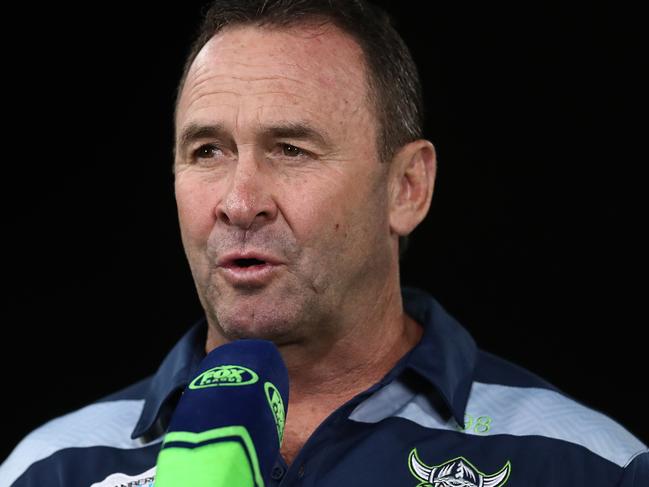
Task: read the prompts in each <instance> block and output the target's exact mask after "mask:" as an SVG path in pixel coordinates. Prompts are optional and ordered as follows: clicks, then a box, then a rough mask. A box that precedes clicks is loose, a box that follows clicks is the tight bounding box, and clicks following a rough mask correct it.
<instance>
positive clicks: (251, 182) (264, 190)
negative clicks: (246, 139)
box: [216, 155, 278, 230]
mask: <svg viewBox="0 0 649 487" xmlns="http://www.w3.org/2000/svg"><path fill="white" fill-rule="evenodd" d="M261 166H263V165H262V164H259V163H258V162H257V161H256V160H255V159H254V157H251V156H245V157H243V156H242V155H240V157H239V160H238V161H237V163H236V165H235V166H234V169H233V172H232V174H231V175H230V181H229V185H228V188H227V189H226V192H225V194H224V195H223V197H222V198H221V200H220V201H219V203H218V204H217V205H216V218H217V219H218V220H220V221H221V222H223V223H225V224H226V225H232V226H235V227H238V228H240V229H242V230H250V229H252V228H253V227H255V226H262V225H263V224H265V223H268V222H271V221H273V220H274V219H275V218H276V217H277V211H278V210H277V204H276V202H275V200H274V198H273V196H272V181H271V178H270V176H269V175H268V174H266V172H265V171H264V168H263V167H261Z"/></svg>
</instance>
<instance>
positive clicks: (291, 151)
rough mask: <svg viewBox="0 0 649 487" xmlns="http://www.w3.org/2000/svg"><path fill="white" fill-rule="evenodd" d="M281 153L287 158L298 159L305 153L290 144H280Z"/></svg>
mask: <svg viewBox="0 0 649 487" xmlns="http://www.w3.org/2000/svg"><path fill="white" fill-rule="evenodd" d="M281 148H282V153H283V154H284V155H285V156H287V157H300V156H303V155H306V151H304V150H303V149H300V148H299V147H296V146H294V145H292V144H281Z"/></svg>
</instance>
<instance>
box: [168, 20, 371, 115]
mask: <svg viewBox="0 0 649 487" xmlns="http://www.w3.org/2000/svg"><path fill="white" fill-rule="evenodd" d="M367 98H368V97H367V80H366V68H365V61H364V56H363V52H362V50H361V48H360V46H359V45H358V44H357V42H356V41H355V40H354V39H353V38H352V37H351V36H349V35H348V34H346V33H344V32H342V31H341V30H339V29H338V28H337V27H335V26H333V25H331V24H325V25H303V26H296V27H290V28H279V27H266V26H264V27H259V26H234V27H227V28H225V29H224V30H223V31H221V32H219V33H218V34H216V35H215V36H214V37H212V38H211V39H210V40H209V41H208V42H207V43H206V44H205V46H204V47H203V48H202V49H201V50H200V52H199V53H198V55H197V56H196V59H195V60H194V62H193V63H192V65H191V67H190V69H189V71H188V73H187V78H186V81H185V84H184V87H183V90H182V92H181V97H180V99H179V103H178V113H177V120H176V123H177V124H178V125H182V124H183V122H185V121H186V120H187V119H188V118H192V116H199V117H201V116H203V115H206V113H205V112H209V111H210V110H211V111H212V112H213V111H214V110H215V109H217V108H218V107H219V106H223V104H225V105H227V106H229V107H232V106H233V105H237V110H239V111H241V108H242V107H243V106H244V105H246V103H249V104H251V105H252V106H253V107H254V108H255V110H256V115H257V116H261V115H263V113H261V112H263V111H264V109H265V111H266V112H270V113H272V112H273V111H274V110H275V109H278V110H280V111H287V110H288V111H290V110H291V108H294V109H299V110H301V111H302V114H303V115H304V114H310V115H311V116H312V117H314V118H316V119H317V118H323V117H328V118H331V117H332V116H333V117H334V118H341V117H342V118H343V119H348V118H349V117H353V116H355V115H356V116H358V115H359V114H358V112H359V111H360V112H367V111H368V103H367ZM273 106H274V107H275V108H273ZM200 112H204V113H202V114H201V113H200Z"/></svg>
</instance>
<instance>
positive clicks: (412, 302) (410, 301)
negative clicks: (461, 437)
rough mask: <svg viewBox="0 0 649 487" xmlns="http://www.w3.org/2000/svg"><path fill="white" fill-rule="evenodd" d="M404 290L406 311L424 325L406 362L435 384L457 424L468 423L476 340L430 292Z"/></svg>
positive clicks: (405, 363) (406, 364)
mask: <svg viewBox="0 0 649 487" xmlns="http://www.w3.org/2000/svg"><path fill="white" fill-rule="evenodd" d="M402 293H403V303H404V308H405V311H406V313H407V314H408V315H409V316H411V317H412V318H413V319H414V320H415V321H417V322H418V323H420V324H421V325H422V326H423V328H424V333H423V336H422V338H421V341H420V342H419V344H418V345H417V346H416V347H415V348H413V349H412V351H411V352H410V353H409V354H408V355H407V356H406V357H404V365H405V367H406V368H409V369H411V370H413V371H414V372H416V373H417V374H418V375H419V376H421V377H422V378H424V379H425V380H426V381H427V382H429V383H430V384H431V385H433V387H434V388H435V389H436V390H437V391H438V392H439V394H440V396H441V398H442V399H443V401H444V403H445V405H446V406H447V407H448V409H449V411H450V412H451V414H452V415H453V417H454V418H455V420H456V421H457V423H458V424H460V425H464V414H465V410H466V405H467V401H468V399H469V393H470V392H471V386H472V384H473V374H474V370H475V363H476V357H477V347H476V344H475V341H474V340H473V338H472V337H471V335H469V333H468V332H467V331H466V330H465V329H464V327H462V325H460V324H459V323H458V322H457V321H456V320H455V318H453V317H452V316H451V315H450V314H448V312H447V311H446V310H445V309H444V308H443V307H442V305H441V304H439V302H437V300H436V299H435V298H433V297H432V296H430V295H429V294H427V293H425V292H423V291H420V290H417V289H412V288H403V290H402Z"/></svg>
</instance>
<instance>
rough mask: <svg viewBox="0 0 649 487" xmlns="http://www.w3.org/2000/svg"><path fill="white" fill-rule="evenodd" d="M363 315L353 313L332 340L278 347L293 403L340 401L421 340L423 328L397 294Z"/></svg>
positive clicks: (379, 375)
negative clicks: (349, 321) (352, 317)
mask: <svg viewBox="0 0 649 487" xmlns="http://www.w3.org/2000/svg"><path fill="white" fill-rule="evenodd" d="M389 301H393V302H387V303H385V302H384V304H385V305H386V306H381V308H377V307H376V306H374V308H371V309H370V311H369V312H368V313H367V314H366V315H365V316H359V315H358V314H356V315H355V316H354V320H353V322H352V323H347V325H348V327H343V329H345V333H344V334H342V335H340V336H338V337H336V339H335V341H332V342H327V343H321V342H319V341H317V340H315V341H313V342H311V343H308V342H302V343H299V344H294V345H286V346H284V347H280V351H281V352H282V356H283V357H284V361H285V362H286V366H287V368H288V371H289V377H290V382H291V394H290V397H291V405H293V404H299V403H303V402H315V401H327V400H328V399H329V400H331V401H334V402H338V401H339V400H340V401H342V402H344V401H346V400H347V399H350V398H351V397H353V396H354V395H356V394H358V393H359V392H361V391H363V390H365V389H367V388H368V387H370V386H371V385H373V384H374V383H376V382H378V381H379V380H380V379H381V378H382V377H383V376H384V375H385V374H386V373H387V372H388V371H389V370H390V369H392V367H393V366H394V365H395V364H396V362H398V361H399V359H400V358H401V357H403V356H404V355H405V354H406V353H407V352H408V351H410V350H411V349H412V348H413V347H414V346H415V345H416V344H417V343H418V342H419V340H420V338H421V335H422V328H421V327H420V326H419V325H418V324H417V323H416V322H415V321H414V320H413V319H412V318H410V317H408V316H407V315H406V314H405V313H404V312H403V308H402V305H401V296H400V294H398V295H396V296H392V297H391V298H390V299H389Z"/></svg>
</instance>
